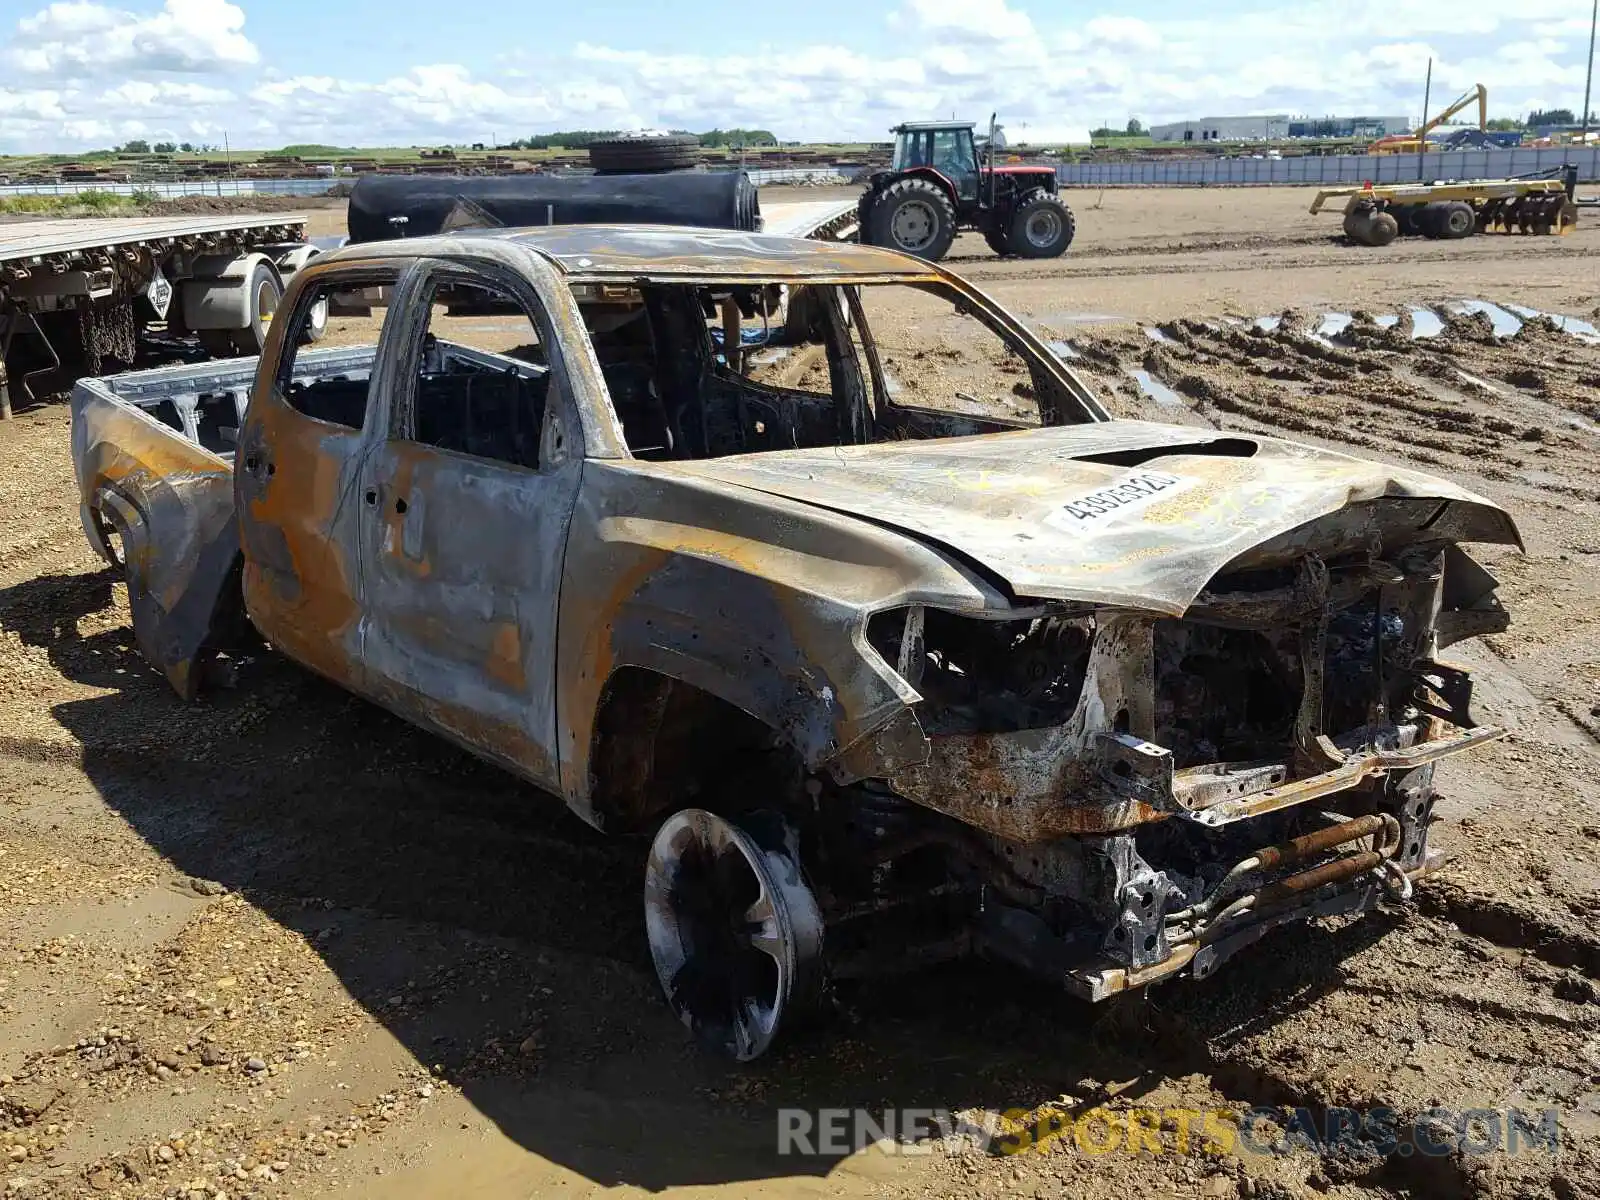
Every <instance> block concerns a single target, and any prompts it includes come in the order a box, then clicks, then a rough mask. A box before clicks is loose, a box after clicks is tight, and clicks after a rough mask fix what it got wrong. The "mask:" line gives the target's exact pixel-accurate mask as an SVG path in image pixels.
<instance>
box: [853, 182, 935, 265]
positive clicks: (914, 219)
mask: <svg viewBox="0 0 1600 1200" xmlns="http://www.w3.org/2000/svg"><path fill="white" fill-rule="evenodd" d="M867 236H868V239H869V240H870V241H871V243H872V244H873V245H874V246H884V247H887V248H888V249H890V250H898V251H900V252H901V253H902V254H912V255H915V256H916V257H917V258H923V259H927V260H928V261H929V262H938V261H939V260H940V259H941V258H943V257H944V256H945V255H946V254H948V253H949V252H950V243H951V242H953V241H955V240H956V209H955V205H954V204H952V203H951V202H950V197H949V195H948V194H946V192H945V190H944V189H943V188H941V187H940V186H939V185H938V184H936V183H933V182H932V181H930V180H927V179H902V180H900V181H898V182H897V183H891V184H890V185H889V186H888V187H886V188H884V189H883V190H882V191H880V192H879V193H878V194H877V195H876V196H874V197H873V198H872V202H871V207H870V208H869V210H868V212H867Z"/></svg>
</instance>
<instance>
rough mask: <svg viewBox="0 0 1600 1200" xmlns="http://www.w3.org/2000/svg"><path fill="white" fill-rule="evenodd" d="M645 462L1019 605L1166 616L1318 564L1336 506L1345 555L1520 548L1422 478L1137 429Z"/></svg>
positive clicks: (1324, 454)
mask: <svg viewBox="0 0 1600 1200" xmlns="http://www.w3.org/2000/svg"><path fill="white" fill-rule="evenodd" d="M657 465H658V466H662V467H666V468H667V469H669V470H671V471H674V472H684V473H686V474H690V475H694V476H698V477H701V478H705V479H713V480H718V481H720V482H722V483H725V484H733V485H736V486H739V487H744V488H751V489H754V490H756V491H759V492H764V493H766V494H768V495H773V496H783V497H786V498H788V499H791V500H798V501H802V502H804V503H807V504H814V505H817V506H820V507H823V508H827V509H831V510H833V511H835V512H840V513H845V514H848V515H851V516H855V517H859V518H861V519H863V520H867V521H872V522H874V523H876V524H879V525H884V526H888V527H891V528H894V529H897V530H899V531H901V532H904V533H906V534H908V535H911V536H914V537H917V538H919V539H921V540H923V541H926V542H929V543H932V544H934V545H937V546H940V547H942V548H944V549H946V550H947V551H949V552H953V553H955V554H956V555H958V556H960V557H963V558H966V559H968V560H970V561H971V562H973V563H976V564H978V565H980V566H982V567H983V568H984V569H985V570H987V571H988V572H990V573H992V574H993V575H995V576H997V577H999V578H1000V579H1003V580H1004V581H1005V583H1006V584H1007V585H1008V586H1009V587H1010V589H1011V591H1012V593H1013V594H1014V595H1016V596H1019V597H1037V598H1043V599H1058V600H1076V601H1083V602H1088V603H1095V604H1116V605H1126V606H1130V607H1135V608H1144V609H1150V610H1153V611H1156V612H1162V613H1167V614H1170V615H1172V616H1179V615H1182V613H1183V612H1184V610H1185V609H1187V608H1188V606H1189V605H1190V604H1191V603H1192V602H1193V600H1194V598H1195V597H1196V595H1198V594H1199V592H1200V590H1201V589H1202V588H1203V587H1205V585H1206V583H1207V581H1209V580H1210V579H1211V578H1212V577H1213V576H1214V575H1216V574H1217V572H1218V571H1220V570H1222V569H1223V568H1225V567H1227V566H1229V565H1230V564H1233V563H1235V560H1238V559H1240V558H1241V556H1249V557H1250V558H1255V557H1257V556H1258V554H1263V553H1265V554H1270V553H1271V552H1272V551H1273V549H1274V547H1276V548H1277V549H1278V550H1279V551H1280V552H1281V553H1282V554H1283V556H1285V557H1288V556H1291V555H1292V554H1293V553H1295V552H1302V553H1303V551H1304V549H1311V548H1316V549H1322V548H1323V543H1322V542H1320V541H1318V539H1317V537H1315V536H1309V537H1308V536H1307V531H1306V530H1304V528H1303V527H1305V526H1307V525H1308V524H1310V523H1312V522H1319V521H1320V520H1321V519H1323V518H1328V517H1330V516H1332V515H1333V514H1337V513H1344V512H1345V510H1347V509H1353V508H1359V509H1360V512H1359V513H1358V514H1346V515H1347V516H1349V517H1352V518H1356V519H1350V520H1344V521H1342V522H1340V523H1339V524H1340V528H1339V530H1338V531H1337V535H1338V536H1339V537H1342V538H1344V539H1345V540H1346V541H1349V540H1351V539H1352V538H1354V539H1359V538H1361V537H1363V536H1366V534H1365V533H1364V532H1363V530H1362V529H1361V526H1362V523H1363V522H1364V521H1365V522H1369V523H1372V524H1374V526H1376V525H1381V527H1382V529H1381V532H1382V534H1383V535H1384V541H1385V544H1386V545H1389V546H1393V545H1394V544H1395V543H1396V541H1399V542H1412V541H1420V540H1431V539H1435V538H1442V539H1446V540H1452V541H1459V542H1500V543H1510V544H1514V545H1520V544H1521V540H1520V537H1519V535H1518V533H1517V529H1516V526H1515V525H1514V524H1513V523H1512V520H1511V518H1510V516H1508V515H1507V514H1506V512H1505V511H1504V510H1503V509H1501V508H1500V507H1499V506H1497V505H1495V504H1494V503H1493V502H1492V501H1490V500H1487V499H1485V498H1484V497H1482V496H1479V495H1476V494H1474V493H1473V492H1469V491H1467V490H1466V489H1464V488H1460V487H1457V486H1456V485H1454V484H1452V483H1449V482H1447V481H1446V480H1443V479H1439V478H1436V477H1434V476H1432V475H1426V474H1423V473H1422V472H1420V471H1412V470H1408V469H1406V468H1403V467H1395V466H1389V465H1386V464H1383V463H1377V462H1370V461H1367V460H1364V459H1359V458H1353V457H1351V456H1349V455H1346V454H1339V453H1337V452H1334V451H1330V450H1321V449H1317V448H1315V447H1311V446H1304V445H1300V444H1297V443H1294V442H1285V441H1279V440H1276V439H1272V438H1260V437H1254V436H1248V435H1241V434H1235V433H1226V432H1222V431H1218V430H1211V429H1196V428H1190V427H1186V426H1177V425H1156V424H1148V423H1145V422H1140V421H1107V422H1102V423H1097V424H1093V425H1073V426H1062V427H1053V428H1048V429H1033V430H1023V431H1019V432H1016V433H1003V434H992V435H988V436H983V437H968V438H947V439H937V440H921V441H903V442H886V443H878V444H874V445H868V446H829V447H823V448H819V449H811V450H785V451H768V452H765V453H761V454H745V455H736V456H733V457H728V458H717V459H708V460H700V461H694V462H676V463H671V464H657ZM1318 528H1319V530H1320V526H1319V527H1318ZM1296 531H1298V532H1296ZM1367 532H1370V531H1367ZM1328 536H1330V537H1332V536H1334V531H1333V530H1332V529H1331V528H1330V531H1329V534H1328ZM1357 544H1361V543H1360V541H1359V540H1357Z"/></svg>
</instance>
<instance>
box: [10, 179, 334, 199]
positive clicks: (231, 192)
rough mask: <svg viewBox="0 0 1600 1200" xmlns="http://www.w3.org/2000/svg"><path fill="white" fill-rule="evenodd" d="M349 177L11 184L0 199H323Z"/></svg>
mask: <svg viewBox="0 0 1600 1200" xmlns="http://www.w3.org/2000/svg"><path fill="white" fill-rule="evenodd" d="M351 182H352V180H351V178H350V177H349V176H344V177H343V178H340V179H185V180H172V181H161V182H155V183H14V184H10V185H7V186H4V187H0V196H77V195H80V194H82V193H83V192H112V193H115V194H116V195H118V196H131V195H133V194H134V193H135V192H139V193H146V192H148V193H152V194H154V195H156V196H159V197H160V198H161V199H163V200H174V199H177V198H178V197H179V196H326V195H328V194H329V193H330V192H332V191H333V189H334V188H336V187H338V186H339V185H340V184H341V183H343V184H345V185H346V186H348V185H349V184H350V183H351Z"/></svg>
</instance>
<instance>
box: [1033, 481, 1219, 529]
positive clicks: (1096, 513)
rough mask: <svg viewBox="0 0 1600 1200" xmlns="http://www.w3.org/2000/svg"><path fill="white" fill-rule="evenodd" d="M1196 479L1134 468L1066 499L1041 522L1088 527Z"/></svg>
mask: <svg viewBox="0 0 1600 1200" xmlns="http://www.w3.org/2000/svg"><path fill="white" fill-rule="evenodd" d="M1198 482H1199V480H1198V479H1192V478H1190V477H1188V476H1185V475H1173V474H1171V473H1170V472H1168V471H1135V472H1134V473H1133V474H1131V475H1125V476H1123V477H1122V478H1121V479H1119V480H1117V481H1116V482H1114V483H1111V484H1108V485H1106V486H1105V487H1103V488H1100V489H1098V490H1097V491H1093V492H1089V493H1088V494H1087V495H1083V496H1078V497H1075V498H1074V499H1072V500H1068V501H1067V502H1066V503H1065V504H1063V505H1062V506H1061V507H1060V508H1058V509H1057V510H1056V511H1055V512H1053V513H1051V514H1050V515H1049V516H1048V517H1046V518H1045V523H1046V524H1049V525H1054V526H1055V527H1056V528H1058V529H1084V528H1091V529H1092V528H1094V527H1095V526H1097V525H1103V524H1105V523H1106V522H1107V521H1109V520H1110V519H1112V518H1113V517H1116V516H1118V515H1120V514H1122V513H1128V512H1134V511H1136V510H1138V509H1141V508H1144V507H1146V506H1147V505H1149V504H1151V503H1153V502H1154V501H1156V500H1164V499H1166V498H1167V497H1168V496H1175V495H1177V494H1178V493H1179V492H1182V491H1187V490H1188V489H1189V488H1192V487H1193V486H1194V485H1195V484H1196V483H1198Z"/></svg>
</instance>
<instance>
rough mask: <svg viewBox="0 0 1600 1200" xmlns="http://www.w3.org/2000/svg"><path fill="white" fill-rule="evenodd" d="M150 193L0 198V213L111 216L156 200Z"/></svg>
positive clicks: (100, 193)
mask: <svg viewBox="0 0 1600 1200" xmlns="http://www.w3.org/2000/svg"><path fill="white" fill-rule="evenodd" d="M156 198H157V197H156V195H155V193H154V192H138V191H136V192H134V193H133V194H132V195H131V196H124V195H120V194H119V193H117V192H96V191H88V192H79V193H78V194H77V195H75V196H0V213H24V214H28V215H38V216H50V217H85V216H115V215H117V214H118V213H123V212H128V211H132V210H137V209H141V208H144V207H145V206H146V205H148V204H150V203H151V202H152V201H154V200H155V199H156Z"/></svg>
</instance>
